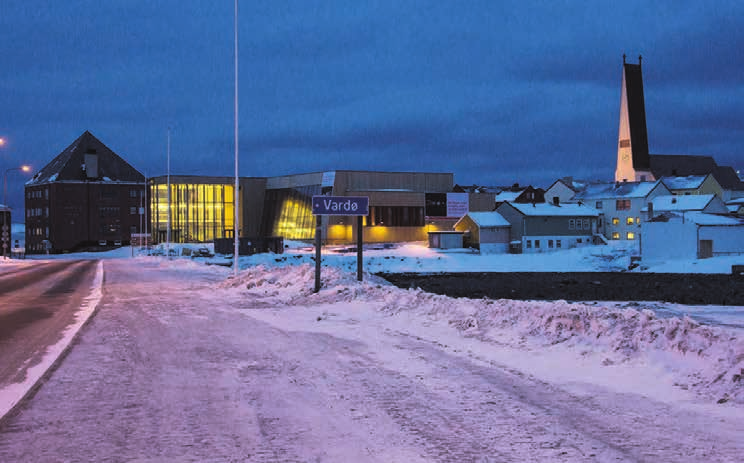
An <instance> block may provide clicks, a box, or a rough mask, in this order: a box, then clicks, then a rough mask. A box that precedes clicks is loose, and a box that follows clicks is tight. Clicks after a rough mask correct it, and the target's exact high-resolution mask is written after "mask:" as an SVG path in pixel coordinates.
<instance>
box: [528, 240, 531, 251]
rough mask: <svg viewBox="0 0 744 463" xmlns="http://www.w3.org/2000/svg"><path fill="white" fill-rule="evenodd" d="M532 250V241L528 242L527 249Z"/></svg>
mask: <svg viewBox="0 0 744 463" xmlns="http://www.w3.org/2000/svg"><path fill="white" fill-rule="evenodd" d="M530 248H532V240H527V249H530Z"/></svg>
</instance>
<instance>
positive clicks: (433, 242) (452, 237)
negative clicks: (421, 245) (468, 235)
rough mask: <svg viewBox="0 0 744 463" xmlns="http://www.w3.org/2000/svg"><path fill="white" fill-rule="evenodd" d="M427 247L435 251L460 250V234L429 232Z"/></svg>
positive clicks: (455, 232) (454, 232)
mask: <svg viewBox="0 0 744 463" xmlns="http://www.w3.org/2000/svg"><path fill="white" fill-rule="evenodd" d="M429 247H430V248H436V249H460V248H462V232H458V231H430V232H429Z"/></svg>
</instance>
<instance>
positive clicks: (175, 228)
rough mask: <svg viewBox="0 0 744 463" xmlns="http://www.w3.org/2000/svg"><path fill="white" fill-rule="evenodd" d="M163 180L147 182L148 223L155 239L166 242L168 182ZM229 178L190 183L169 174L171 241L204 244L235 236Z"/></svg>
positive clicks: (231, 188)
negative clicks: (149, 214) (148, 199)
mask: <svg viewBox="0 0 744 463" xmlns="http://www.w3.org/2000/svg"><path fill="white" fill-rule="evenodd" d="M164 180H165V178H164V177H159V178H158V179H151V181H150V213H151V214H152V216H151V218H150V223H151V224H152V230H153V234H154V237H153V238H154V239H155V240H156V241H158V242H163V241H166V238H167V230H168V184H167V181H164ZM229 181H230V180H229V179H226V180H225V181H224V183H208V182H205V179H204V177H196V178H194V181H193V182H189V181H188V180H184V179H183V178H179V177H176V178H174V177H171V185H170V188H171V197H170V207H171V217H170V221H171V222H170V223H171V226H170V228H171V236H170V241H171V242H174V243H203V242H210V241H213V240H214V239H215V238H232V237H233V236H234V228H235V209H234V197H235V196H234V192H235V187H234V186H233V185H232V184H230V183H229Z"/></svg>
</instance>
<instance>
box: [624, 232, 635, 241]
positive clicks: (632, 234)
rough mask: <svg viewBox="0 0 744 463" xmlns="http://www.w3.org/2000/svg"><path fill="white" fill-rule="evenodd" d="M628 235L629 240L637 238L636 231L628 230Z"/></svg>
mask: <svg viewBox="0 0 744 463" xmlns="http://www.w3.org/2000/svg"><path fill="white" fill-rule="evenodd" d="M626 237H627V238H628V239H629V240H634V239H635V233H633V232H628V234H627V235H626Z"/></svg>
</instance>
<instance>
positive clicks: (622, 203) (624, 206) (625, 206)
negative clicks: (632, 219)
mask: <svg viewBox="0 0 744 463" xmlns="http://www.w3.org/2000/svg"><path fill="white" fill-rule="evenodd" d="M615 210H617V211H627V210H630V200H629V199H616V200H615Z"/></svg>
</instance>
